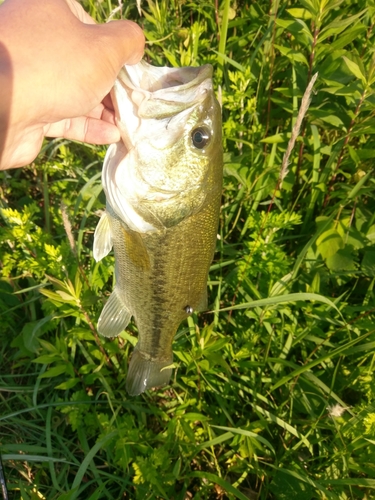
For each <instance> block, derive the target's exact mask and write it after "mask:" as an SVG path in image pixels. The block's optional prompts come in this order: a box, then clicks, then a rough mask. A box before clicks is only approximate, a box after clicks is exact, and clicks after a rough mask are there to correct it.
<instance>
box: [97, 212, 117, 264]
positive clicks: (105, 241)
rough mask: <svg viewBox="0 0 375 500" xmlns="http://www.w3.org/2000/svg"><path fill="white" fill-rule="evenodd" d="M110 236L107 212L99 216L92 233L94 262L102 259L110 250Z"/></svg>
mask: <svg viewBox="0 0 375 500" xmlns="http://www.w3.org/2000/svg"><path fill="white" fill-rule="evenodd" d="M112 245H113V243H112V236H111V229H110V226H109V217H108V214H107V212H104V214H103V215H102V216H101V217H100V220H99V222H98V225H97V226H96V229H95V233H94V248H93V254H94V259H95V260H96V262H99V260H102V258H103V257H105V256H106V255H108V254H109V252H110V251H111V250H112Z"/></svg>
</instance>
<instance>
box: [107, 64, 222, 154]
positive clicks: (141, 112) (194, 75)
mask: <svg viewBox="0 0 375 500" xmlns="http://www.w3.org/2000/svg"><path fill="white" fill-rule="evenodd" d="M210 91H212V67H211V66H210V65H205V66H201V67H198V68H191V67H187V68H167V67H162V68H157V67H154V66H151V65H150V64H147V63H146V62H144V61H141V62H140V63H138V64H136V65H134V66H124V67H123V68H122V69H121V71H120V73H119V75H118V78H117V80H116V82H115V85H114V90H113V93H114V95H115V99H113V100H114V102H115V108H116V113H117V124H118V126H119V128H120V130H121V133H122V139H123V141H124V143H125V145H126V147H127V148H128V149H131V148H132V147H134V146H135V144H136V143H137V142H138V141H139V140H144V138H145V134H144V133H142V130H141V128H140V125H141V121H142V120H147V119H149V120H153V123H152V125H153V133H154V134H155V135H156V134H157V133H158V132H160V133H159V134H158V146H157V147H158V148H160V149H163V148H165V147H168V146H169V145H170V144H171V143H172V142H173V141H174V140H176V137H177V136H178V135H179V134H181V133H182V132H183V126H184V124H185V123H186V121H187V120H188V118H189V116H190V114H191V112H192V110H193V109H192V108H194V107H196V106H198V105H199V104H201V103H202V102H203V101H204V100H205V99H206V97H207V95H208V93H209V92H210ZM155 121H156V122H155ZM166 130H167V131H168V133H165V131H166ZM163 132H164V133H163Z"/></svg>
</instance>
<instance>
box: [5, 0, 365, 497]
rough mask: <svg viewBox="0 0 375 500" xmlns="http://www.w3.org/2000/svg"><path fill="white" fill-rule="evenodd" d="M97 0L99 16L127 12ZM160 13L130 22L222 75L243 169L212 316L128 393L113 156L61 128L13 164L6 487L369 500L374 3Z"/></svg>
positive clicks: (132, 332) (12, 491)
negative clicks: (101, 224) (107, 220)
mask: <svg viewBox="0 0 375 500" xmlns="http://www.w3.org/2000/svg"><path fill="white" fill-rule="evenodd" d="M83 3H84V5H85V7H86V9H87V10H88V11H89V12H90V13H91V15H92V16H93V17H95V18H96V19H97V20H98V21H104V20H105V19H107V18H108V17H109V16H110V15H111V12H112V11H113V10H114V9H115V8H116V7H117V6H118V4H117V3H115V2H111V0H108V1H107V2H98V1H94V0H90V1H85V2H83ZM142 8H143V9H144V11H143V16H142V17H141V18H140V17H139V15H138V12H137V9H136V5H135V2H132V3H126V4H125V5H124V6H123V9H122V15H123V17H127V18H130V19H134V20H136V21H138V22H139V23H140V24H141V25H142V26H143V28H144V30H145V33H146V37H147V40H148V45H147V50H146V57H147V58H148V60H149V61H150V62H152V63H153V64H155V65H175V66H181V65H200V64H205V63H211V64H213V66H214V68H215V77H214V78H215V87H216V89H217V91H218V95H219V98H220V100H221V102H222V105H223V130H224V147H225V165H224V172H225V179H224V191H223V200H222V211H221V218H220V227H219V234H220V239H218V243H217V252H216V255H215V259H214V262H213V264H212V267H211V271H210V280H209V299H210V300H209V301H210V308H211V310H210V312H208V313H204V314H200V315H199V316H195V315H193V316H192V317H190V318H189V320H188V322H187V323H186V324H182V325H181V327H180V329H179V331H178V333H177V336H176V340H175V343H174V353H175V365H176V369H175V371H174V375H173V380H172V383H171V385H170V386H169V387H165V388H163V389H160V390H153V391H149V392H147V393H145V394H144V395H142V396H139V397H136V398H130V397H128V395H127V394H126V391H125V378H126V372H127V360H128V357H129V354H130V353H131V351H132V349H133V345H134V344H135V342H136V328H135V326H134V325H131V326H130V327H129V329H128V330H127V331H126V333H123V334H122V335H121V336H120V337H119V338H118V339H116V340H113V341H109V340H107V339H104V338H101V337H99V336H98V334H97V332H96V329H95V327H96V322H97V319H98V316H99V314H100V311H101V308H102V305H103V303H104V302H105V300H106V299H107V297H108V295H109V293H110V291H111V287H112V276H113V270H114V259H113V256H109V257H107V258H106V259H104V261H103V262H100V263H95V261H94V260H93V258H92V243H93V232H94V230H95V226H96V224H97V222H98V220H99V219H98V215H99V211H100V210H102V209H103V207H104V203H105V200H104V195H103V192H102V189H101V183H100V169H101V164H102V160H103V158H104V154H105V149H104V148H102V147H91V146H87V145H81V144H75V143H71V142H66V141H61V140H54V141H50V142H48V143H46V144H45V147H44V150H43V152H42V153H41V155H40V156H39V158H38V159H37V160H36V161H35V163H34V164H33V165H30V167H28V168H25V169H22V170H17V171H11V172H3V173H2V174H1V187H0V202H1V222H0V224H1V225H0V243H1V245H0V262H1V269H2V278H1V280H0V325H1V328H0V339H1V344H0V350H1V360H2V362H1V370H0V400H1V403H0V408H1V413H0V449H1V454H2V457H3V463H4V469H5V474H6V477H7V481H8V489H9V495H10V498H11V499H12V498H22V499H23V500H27V499H39V498H45V499H48V500H54V499H59V500H73V499H90V500H95V499H114V500H118V499H119V498H134V499H138V498H139V499H142V500H143V499H174V500H187V499H191V498H194V499H224V498H230V499H234V498H238V499H243V500H244V499H249V498H250V499H262V500H268V499H271V500H272V499H280V500H284V499H288V500H299V499H301V500H312V499H333V500H335V499H337V500H346V499H352V500H354V499H358V500H360V499H364V498H367V499H370V498H373V497H374V496H375V492H374V489H375V479H374V478H375V465H374V464H375V403H374V396H375V384H374V380H373V371H374V365H375V354H374V353H375V349H374V348H375V300H374V281H375V247H374V243H375V200H374V193H375V190H374V175H373V174H374V168H373V164H374V158H375V139H374V134H375V118H374V117H375V94H374V82H375V60H374V55H373V54H374V49H375V35H374V29H373V26H374V23H375V4H374V2H373V1H370V2H369V1H364V0H359V1H357V2H355V3H354V2H350V1H345V0H344V1H334V0H328V1H324V2H323V1H322V2H319V1H318V0H301V1H300V2H299V3H297V2H280V3H279V2H272V3H270V4H269V3H267V2H265V1H263V0H261V1H260V2H249V1H247V0H243V1H241V2H240V1H239V2H237V3H234V2H229V1H226V0H225V1H223V2H221V3H218V2H213V1H212V2H198V1H191V2H185V1H183V0H174V1H172V0H160V1H159V2H156V1H151V0H149V1H146V0H144V1H143V2H142ZM119 14H120V13H119V12H117V14H116V15H115V17H119ZM316 72H318V74H319V75H318V79H317V82H316V84H315V88H314V92H313V95H312V101H311V104H310V108H309V110H308V112H307V115H306V117H305V120H304V121H303V123H302V128H301V131H300V134H299V136H298V138H297V141H296V145H295V147H294V150H293V152H292V155H291V157H290V159H289V166H288V173H287V175H286V176H285V178H283V179H281V176H280V174H281V164H282V159H283V155H284V152H285V150H286V148H287V144H288V140H289V138H290V136H291V132H292V128H293V126H294V124H295V121H296V119H297V114H298V110H299V107H300V103H301V98H302V96H303V93H304V91H305V89H306V87H307V85H308V83H309V81H310V79H311V77H312V76H313V75H314V74H315V73H316ZM62 214H64V217H63V215H62Z"/></svg>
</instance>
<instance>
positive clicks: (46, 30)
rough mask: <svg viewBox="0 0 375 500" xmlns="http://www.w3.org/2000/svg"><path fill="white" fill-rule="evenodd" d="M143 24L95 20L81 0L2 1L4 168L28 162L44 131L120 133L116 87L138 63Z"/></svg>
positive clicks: (98, 140) (78, 135) (0, 165)
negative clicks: (130, 66) (125, 67)
mask: <svg viewBox="0 0 375 500" xmlns="http://www.w3.org/2000/svg"><path fill="white" fill-rule="evenodd" d="M143 50H144V35H143V33H142V30H141V29H140V28H139V27H138V26H137V25H136V24H135V23H133V22H131V21H113V22H110V23H108V24H102V25H99V24H95V22H94V20H93V19H92V18H91V17H90V16H89V15H88V14H87V13H86V12H85V11H84V10H83V9H82V7H81V5H79V4H78V3H77V2H76V1H74V0H43V2H40V0H6V1H5V2H4V3H3V4H2V5H1V6H0V169H6V168H15V167H20V166H23V165H27V164H28V163H30V162H32V161H33V160H34V159H35V157H36V156H37V155H38V153H39V151H40V148H41V146H42V142H43V139H44V137H64V138H67V139H73V140H78V141H83V142H87V143H92V144H110V143H113V142H116V141H118V140H119V139H120V133H119V130H118V129H117V127H116V125H115V124H114V123H115V122H114V114H113V108H112V103H111V100H110V97H109V95H108V94H109V91H110V89H111V87H112V86H113V83H114V81H115V78H116V76H117V74H118V72H119V70H120V68H121V66H122V65H123V64H135V63H137V62H138V61H139V60H140V59H141V57H142V55H143Z"/></svg>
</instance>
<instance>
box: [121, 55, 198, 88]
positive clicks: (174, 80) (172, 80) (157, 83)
mask: <svg viewBox="0 0 375 500" xmlns="http://www.w3.org/2000/svg"><path fill="white" fill-rule="evenodd" d="M126 70H127V73H128V75H129V78H130V80H131V83H132V86H134V87H135V88H138V89H142V90H146V91H148V92H156V91H158V90H161V89H168V88H171V87H181V86H183V85H192V84H193V85H194V84H196V83H198V82H194V80H195V79H196V78H197V77H198V76H199V73H201V72H202V68H191V67H189V68H168V67H155V66H151V65H149V64H147V63H145V62H143V61H142V62H141V63H139V64H136V65H134V66H126ZM205 78H207V76H205ZM205 78H203V79H205ZM203 79H202V80H203Z"/></svg>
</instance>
